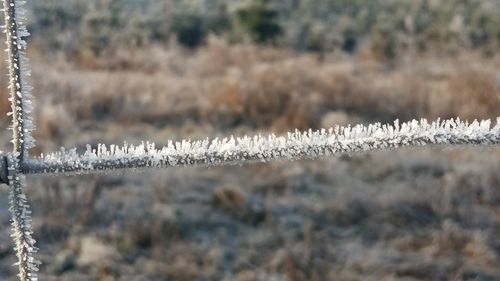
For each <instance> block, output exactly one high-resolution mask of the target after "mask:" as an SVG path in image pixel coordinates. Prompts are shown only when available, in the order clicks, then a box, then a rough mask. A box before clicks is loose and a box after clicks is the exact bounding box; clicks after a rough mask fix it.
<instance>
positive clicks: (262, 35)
mask: <svg viewBox="0 0 500 281" xmlns="http://www.w3.org/2000/svg"><path fill="white" fill-rule="evenodd" d="M236 15H237V18H238V21H239V23H240V24H241V25H242V26H243V28H244V29H245V31H246V32H247V33H248V34H249V35H250V36H251V38H252V39H253V41H254V42H257V43H260V44H269V43H276V42H277V40H278V38H279V37H280V36H281V35H282V33H283V30H282V28H281V26H280V24H279V22H278V13H277V12H276V11H275V10H273V9H271V8H270V7H269V6H267V5H266V2H265V1H262V0H256V1H254V2H253V3H252V4H251V5H249V6H247V7H245V8H242V9H240V10H239V11H238V12H237V13H236Z"/></svg>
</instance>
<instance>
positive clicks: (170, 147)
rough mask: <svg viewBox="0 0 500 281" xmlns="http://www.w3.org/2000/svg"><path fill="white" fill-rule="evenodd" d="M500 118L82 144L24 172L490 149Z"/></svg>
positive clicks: (499, 133)
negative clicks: (434, 148) (429, 148)
mask: <svg viewBox="0 0 500 281" xmlns="http://www.w3.org/2000/svg"><path fill="white" fill-rule="evenodd" d="M499 122H500V119H497V124H496V126H494V127H491V121H490V120H484V121H480V122H479V121H474V122H472V123H470V124H469V123H467V122H463V121H460V120H459V119H450V120H445V121H441V120H439V119H438V120H437V121H434V122H432V123H429V122H428V121H427V120H425V119H422V120H420V121H416V120H413V121H410V122H406V123H402V124H400V123H399V122H398V121H397V120H396V121H395V122H394V123H393V124H392V125H390V124H386V125H382V124H380V123H375V124H371V125H368V126H363V125H356V126H354V127H350V126H347V127H336V128H331V129H328V130H326V129H321V130H319V131H312V130H309V131H307V132H299V131H295V132H291V133H288V134H287V135H286V136H275V135H268V136H262V135H257V136H254V137H248V136H245V137H241V138H235V137H232V136H231V137H228V138H224V139H214V140H209V139H205V140H198V141H191V140H182V141H179V142H172V141H168V143H167V145H166V146H164V147H162V148H156V146H155V144H154V143H151V142H143V143H141V144H140V145H137V146H134V145H129V144H127V143H124V144H123V145H122V146H117V145H110V146H109V147H108V146H106V145H104V144H99V145H98V146H97V147H95V148H92V147H91V146H90V145H87V149H86V151H85V152H83V153H78V152H77V150H76V149H71V150H65V149H62V150H61V151H59V152H55V153H52V154H48V155H42V156H40V157H38V158H35V159H32V160H29V161H28V162H26V163H25V166H24V172H25V173H32V174H37V173H90V172H94V171H103V170H113V169H122V168H145V167H151V168H160V167H172V166H188V165H201V166H212V165H227V164H229V165H231V164H233V165H240V164H243V163H246V162H268V161H272V160H296V159H307V158H317V157H321V156H328V155H335V154H341V153H353V152H361V151H370V150H378V149H389V148H397V147H405V146H423V145H491V144H499V143H500V125H499Z"/></svg>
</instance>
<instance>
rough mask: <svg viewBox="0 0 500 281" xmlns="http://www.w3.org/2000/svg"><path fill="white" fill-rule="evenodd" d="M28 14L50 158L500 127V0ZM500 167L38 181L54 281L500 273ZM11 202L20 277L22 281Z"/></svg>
mask: <svg viewBox="0 0 500 281" xmlns="http://www.w3.org/2000/svg"><path fill="white" fill-rule="evenodd" d="M28 2H29V3H28V4H27V8H28V10H29V21H28V23H27V24H28V28H29V30H30V31H31V33H32V37H31V38H30V42H29V50H28V54H27V55H28V57H29V58H30V60H31V67H32V70H33V73H32V78H31V83H32V85H33V86H34V96H35V104H36V110H35V122H36V124H37V131H36V133H35V137H36V139H37V147H36V148H35V149H33V150H32V151H31V155H39V154H40V153H45V152H50V151H54V150H58V149H59V148H60V147H61V146H65V147H77V148H79V149H83V148H84V147H85V144H87V143H90V144H92V145H96V144H97V143H99V142H102V143H106V144H111V143H117V144H121V143H123V142H124V141H127V142H128V143H134V144H135V143H139V142H140V141H142V140H152V141H156V142H157V143H158V146H160V145H161V144H164V143H166V142H167V141H168V140H180V139H183V138H190V139H200V138H205V137H217V136H227V135H231V134H232V135H237V136H241V135H245V134H250V135H252V134H256V133H270V132H274V133H284V132H286V131H289V130H293V129H295V128H298V129H301V130H303V129H308V128H313V129H318V128H323V127H326V128H328V127H332V126H335V125H347V124H357V123H365V124H367V123H372V122H379V121H380V122H392V120H394V119H396V118H399V119H400V120H401V121H407V120H411V119H413V118H430V119H435V118H438V117H441V118H450V117H456V116H459V117H461V118H463V119H466V120H470V121H472V120H474V119H476V118H477V119H483V118H496V117H497V116H500V53H499V50H500V1H498V0H314V1H313V0H290V1H283V0H267V1H265V0H135V1H134V0H101V1H99V0H87V1H78V0H37V1H28ZM2 36H3V34H2ZM1 39H3V37H2V38H1ZM0 56H1V57H0V77H1V80H0V97H1V99H0V116H3V117H1V119H0V130H1V131H2V132H6V128H7V126H8V123H9V119H8V118H7V116H6V113H7V112H8V111H9V104H8V101H7V96H8V92H7V88H6V83H7V79H6V78H5V77H6V75H7V72H6V63H5V53H4V52H2V53H1V54H0ZM9 138H10V136H9V134H8V133H3V134H1V136H0V141H1V142H2V144H3V146H2V148H3V149H4V150H7V149H10V146H9V143H8V141H9ZM499 156H500V149H498V148H496V147H486V148H459V149H457V148H455V149H450V148H442V147H441V148H415V149H403V150H397V151H380V152H373V153H360V154H354V155H340V156H339V157H331V158H327V159H319V160H314V161H298V162H293V163H288V162H276V163H269V164H251V165H244V166H243V167H219V168H210V169H206V168H182V169H167V170H161V171H159V170H156V171H149V170H148V171H140V172H137V171H122V172H117V173H110V174H106V175H99V176H83V177H62V178H56V177H43V178H29V179H28V183H29V187H28V190H27V192H28V196H29V198H30V200H31V202H32V203H33V209H34V212H33V213H34V228H35V238H37V240H38V241H39V242H38V246H39V247H40V259H41V260H42V262H43V264H42V266H41V272H40V279H41V280H76V281H78V280H82V281H83V280H106V281H108V280H178V281H183V280H186V281H187V280H200V281H202V280H203V281H204V280H224V281H229V280H235V281H261V280H262V281H305V280H311V281H323V280H325V281H326V280H405V281H406V280H408V281H410V280H500V259H499V256H500V189H499V184H500V173H499V172H498V171H500V158H499ZM0 193H1V194H0V207H1V209H2V212H0V223H1V225H2V228H0V278H1V279H2V280H16V279H15V278H14V276H15V274H16V268H15V267H13V266H12V264H13V263H14V261H15V260H14V253H13V250H12V246H11V245H12V242H11V239H10V237H9V234H10V232H9V227H10V223H9V214H8V212H7V208H8V204H7V194H8V192H7V188H6V187H5V186H4V187H2V189H1V190H0Z"/></svg>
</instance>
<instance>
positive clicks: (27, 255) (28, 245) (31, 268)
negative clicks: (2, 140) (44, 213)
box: [7, 154, 40, 281]
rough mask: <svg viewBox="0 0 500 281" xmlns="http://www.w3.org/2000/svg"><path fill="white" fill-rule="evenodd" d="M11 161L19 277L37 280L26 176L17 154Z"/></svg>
mask: <svg viewBox="0 0 500 281" xmlns="http://www.w3.org/2000/svg"><path fill="white" fill-rule="evenodd" d="M7 161H8V163H9V166H8V170H9V177H8V179H9V186H10V194H9V202H10V208H9V211H10V212H11V217H12V219H11V221H12V238H13V239H14V244H15V250H16V254H17V260H18V261H17V263H16V265H17V266H18V267H19V278H20V279H21V280H23V281H24V280H26V281H36V280H38V279H37V272H38V265H39V264H40V263H39V262H38V261H37V260H36V259H35V258H34V254H35V253H36V252H37V251H38V249H37V248H36V247H35V239H33V236H32V234H33V230H32V229H33V228H32V226H31V209H30V207H29V204H28V199H27V198H26V195H25V193H24V188H25V187H26V182H25V176H24V174H22V173H21V170H20V165H19V160H18V158H17V155H15V154H13V155H9V156H7Z"/></svg>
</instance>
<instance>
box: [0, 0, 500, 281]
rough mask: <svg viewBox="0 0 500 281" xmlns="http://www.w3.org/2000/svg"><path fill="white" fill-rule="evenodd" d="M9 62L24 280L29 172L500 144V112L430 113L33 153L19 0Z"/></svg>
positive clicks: (12, 177)
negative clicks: (476, 116) (281, 131)
mask: <svg viewBox="0 0 500 281" xmlns="http://www.w3.org/2000/svg"><path fill="white" fill-rule="evenodd" d="M2 1H3V7H4V16H5V26H4V29H5V32H6V43H7V54H8V63H9V64H8V67H9V89H10V99H9V100H10V102H11V106H12V113H11V114H10V115H12V125H11V130H12V134H13V140H12V143H13V146H14V149H13V152H12V153H8V154H5V155H2V156H1V157H0V158H1V159H0V179H1V180H3V182H4V183H7V184H8V185H9V186H10V195H9V199H10V204H11V206H10V211H11V216H12V228H13V234H12V236H13V239H14V243H15V247H14V249H15V251H16V255H17V259H18V262H17V265H18V268H19V278H20V280H21V281H30V280H37V276H36V272H37V271H38V265H39V263H38V262H37V261H36V260H35V258H34V256H33V255H34V253H36V250H37V249H36V248H35V246H34V244H35V240H34V239H33V238H32V227H31V218H30V214H31V211H30V208H29V205H28V200H27V198H26V195H25V194H24V188H25V185H26V183H25V174H35V175H36V174H61V173H96V172H102V171H106V170H114V169H122V168H148V167H149V168H160V167H172V166H189V165H202V166H210V165H226V164H242V163H246V162H259V161H260V162H268V161H272V160H295V159H303V158H316V157H321V156H327V155H335V154H339V153H353V152H361V151H370V150H377V149H389V148H398V147H407V146H423V145H493V144H500V118H497V120H496V124H495V126H493V127H492V124H491V121H490V120H484V121H480V122H478V121H475V122H473V123H471V124H468V123H467V122H463V121H460V120H459V119H456V120H454V119H450V120H444V121H441V120H437V121H435V122H432V123H429V122H427V121H426V120H425V119H422V120H420V121H410V122H407V123H402V124H399V122H398V121H395V122H394V124H392V125H382V124H380V123H376V124H371V125H368V126H363V125H357V126H354V127H337V128H335V129H330V130H320V131H312V130H309V131H307V132H299V131H295V132H294V133H289V134H288V135H286V136H275V135H269V136H262V135H258V136H255V137H242V138H234V137H229V138H225V139H222V140H220V139H214V140H211V141H210V140H208V139H205V140H201V141H190V140H183V141H181V142H176V143H174V142H169V143H168V145H167V146H165V147H163V148H160V149H156V148H155V144H153V143H143V144H141V145H138V146H133V145H128V144H124V145H123V146H116V145H111V146H109V147H108V146H105V145H99V146H98V147H97V148H92V147H90V146H87V151H86V152H84V153H78V152H77V150H76V149H71V150H64V149H63V150H61V151H59V152H55V153H52V154H49V155H41V156H40V157H36V158H31V159H28V157H27V150H28V149H29V148H30V147H33V146H34V140H33V138H32V137H31V132H32V130H33V129H34V126H32V124H31V123H32V122H31V118H32V117H31V100H30V97H31V95H30V86H29V85H28V83H27V81H26V77H27V76H28V75H29V69H28V67H27V60H26V59H25V56H24V50H25V49H26V42H25V41H24V38H25V37H26V36H28V32H27V31H26V28H25V27H24V24H23V22H24V13H23V9H22V6H20V5H22V4H23V3H24V1H20V0H2Z"/></svg>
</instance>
